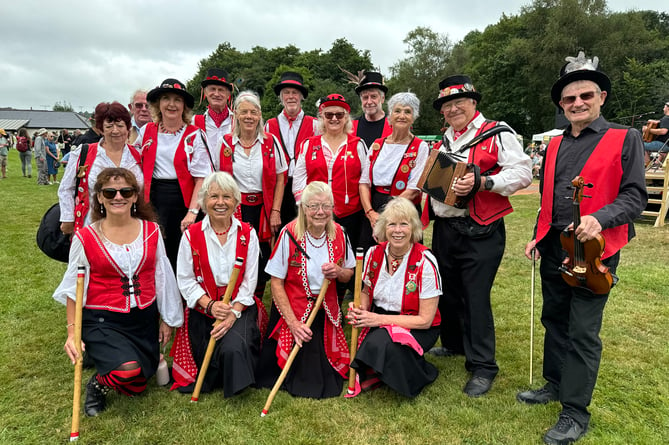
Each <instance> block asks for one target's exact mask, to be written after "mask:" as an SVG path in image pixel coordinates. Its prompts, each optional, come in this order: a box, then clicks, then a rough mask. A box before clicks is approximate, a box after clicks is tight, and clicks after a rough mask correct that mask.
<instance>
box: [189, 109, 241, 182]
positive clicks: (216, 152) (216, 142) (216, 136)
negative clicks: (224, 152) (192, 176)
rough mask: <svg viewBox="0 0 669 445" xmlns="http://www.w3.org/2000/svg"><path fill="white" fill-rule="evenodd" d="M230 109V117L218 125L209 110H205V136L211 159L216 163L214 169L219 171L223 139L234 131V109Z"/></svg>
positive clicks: (193, 122)
mask: <svg viewBox="0 0 669 445" xmlns="http://www.w3.org/2000/svg"><path fill="white" fill-rule="evenodd" d="M228 110H229V114H228V117H227V118H226V119H225V120H224V121H223V122H221V126H220V127H217V126H216V123H215V122H214V120H213V119H212V118H211V116H209V111H205V112H204V127H205V129H206V132H205V136H206V137H207V146H208V147H209V153H210V154H211V160H212V162H213V163H214V170H215V171H218V170H219V168H220V166H219V165H218V164H219V161H220V160H221V152H220V147H221V141H223V136H224V135H226V134H228V133H231V132H232V110H230V109H229V108H228ZM191 123H192V124H195V116H193V121H192V122H191Z"/></svg>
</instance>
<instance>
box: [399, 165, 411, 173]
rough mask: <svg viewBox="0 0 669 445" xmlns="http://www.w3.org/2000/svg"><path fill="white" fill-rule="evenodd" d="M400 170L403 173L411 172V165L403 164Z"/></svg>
mask: <svg viewBox="0 0 669 445" xmlns="http://www.w3.org/2000/svg"><path fill="white" fill-rule="evenodd" d="M400 171H401V172H402V173H408V172H409V166H408V165H403V166H402V167H400Z"/></svg>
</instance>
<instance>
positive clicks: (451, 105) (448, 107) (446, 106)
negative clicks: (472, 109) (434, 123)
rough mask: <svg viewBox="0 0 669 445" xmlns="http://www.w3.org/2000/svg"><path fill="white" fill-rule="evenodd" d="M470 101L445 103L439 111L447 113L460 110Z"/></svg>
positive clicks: (461, 100) (462, 100)
mask: <svg viewBox="0 0 669 445" xmlns="http://www.w3.org/2000/svg"><path fill="white" fill-rule="evenodd" d="M470 100H471V99H458V100H454V101H453V102H446V103H444V104H443V105H442V106H441V111H449V110H451V109H452V108H462V107H464V106H465V104H466V103H468V102H469V101H470Z"/></svg>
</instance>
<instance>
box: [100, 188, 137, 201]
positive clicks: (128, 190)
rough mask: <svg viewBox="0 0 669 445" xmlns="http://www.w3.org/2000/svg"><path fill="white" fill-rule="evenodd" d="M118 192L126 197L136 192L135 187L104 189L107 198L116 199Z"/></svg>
mask: <svg viewBox="0 0 669 445" xmlns="http://www.w3.org/2000/svg"><path fill="white" fill-rule="evenodd" d="M116 193H121V196H122V197H124V198H130V197H131V196H132V195H134V194H135V189H134V188H132V187H123V188H120V189H112V188H108V189H102V196H104V197H105V198H107V199H114V198H115V197H116Z"/></svg>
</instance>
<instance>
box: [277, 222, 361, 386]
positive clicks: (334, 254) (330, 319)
mask: <svg viewBox="0 0 669 445" xmlns="http://www.w3.org/2000/svg"><path fill="white" fill-rule="evenodd" d="M335 228H336V235H335V238H334V239H330V238H328V240H327V243H328V245H329V247H330V250H329V251H330V261H331V262H333V263H336V264H339V265H340V266H341V265H342V264H343V263H344V257H345V255H346V238H345V236H344V233H343V231H342V229H341V226H339V225H338V224H336V225H335ZM286 230H289V231H290V233H291V234H292V235H293V237H295V221H291V222H290V223H288V224H287V225H286V227H284V229H283V231H286ZM283 231H282V232H281V235H280V237H279V239H283V237H284V236H285V237H286V241H288V242H289V243H290V255H289V256H288V258H289V264H288V271H287V273H286V278H285V280H284V282H283V285H284V289H285V291H286V294H287V295H288V296H289V297H288V299H289V301H290V306H291V308H292V310H293V313H294V314H295V317H297V319H298V320H301V321H302V322H303V323H306V321H307V319H308V318H309V314H310V313H311V309H312V307H313V306H312V304H313V303H312V302H310V301H309V300H308V299H307V297H312V295H311V291H310V290H308V286H309V283H308V281H307V270H306V268H307V262H306V261H307V260H306V258H304V256H303V255H302V253H300V251H299V250H298V249H297V247H296V246H295V244H294V243H293V242H292V241H289V237H288V236H287V235H286V234H284V233H283ZM297 242H298V243H300V244H301V247H302V249H304V250H305V251H306V244H305V236H303V237H302V239H300V240H297ZM278 245H279V243H277V246H278ZM275 249H276V246H275ZM274 253H275V252H272V256H273V255H274ZM305 287H306V288H305ZM313 297H314V298H315V297H316V295H313ZM277 309H278V308H277ZM323 310H325V313H326V316H325V327H324V329H323V341H324V347H325V353H326V355H327V358H328V361H329V362H330V365H332V367H333V368H334V369H335V370H336V371H337V372H338V373H339V374H341V375H342V377H345V376H346V374H347V372H348V365H349V358H350V356H349V351H348V344H347V343H346V337H345V336H344V330H343V328H342V325H341V314H340V308H339V302H338V300H337V286H336V285H335V283H330V285H329V287H328V290H327V292H326V293H325V299H324V300H323ZM270 337H272V338H274V339H276V340H277V342H278V343H277V347H276V355H277V360H278V364H279V367H281V368H282V369H283V367H284V365H285V364H286V359H287V358H288V355H289V354H290V351H291V349H292V348H293V335H292V334H291V332H290V329H289V328H288V325H287V324H286V322H285V319H284V318H283V316H282V317H281V319H280V320H279V322H278V323H277V325H276V327H275V328H274V331H272V333H271V334H270Z"/></svg>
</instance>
